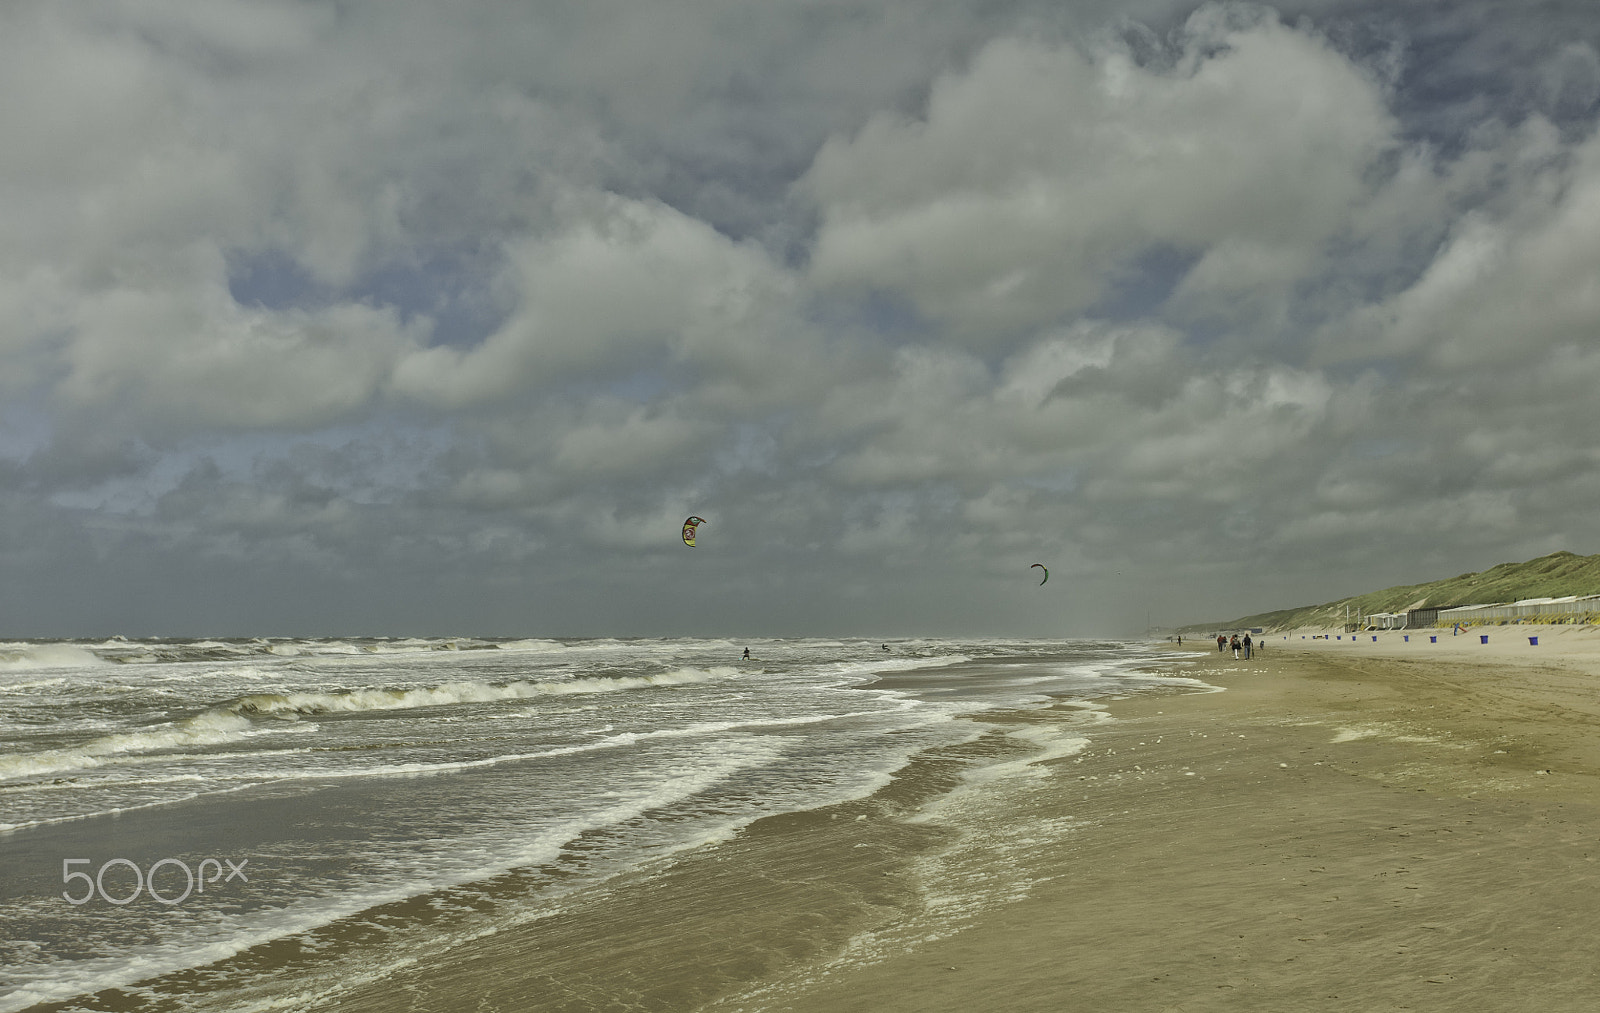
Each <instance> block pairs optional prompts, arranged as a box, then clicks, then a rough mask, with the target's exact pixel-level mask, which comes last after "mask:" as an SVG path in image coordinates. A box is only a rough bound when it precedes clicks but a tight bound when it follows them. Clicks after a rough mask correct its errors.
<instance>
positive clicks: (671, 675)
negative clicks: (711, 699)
mask: <svg viewBox="0 0 1600 1013" xmlns="http://www.w3.org/2000/svg"><path fill="white" fill-rule="evenodd" d="M743 674H744V673H742V672H741V671H740V670H739V669H737V668H709V669H689V668H683V669H677V670H674V671H670V672H660V673H657V674H655V675H642V676H622V677H618V678H614V679H564V680H551V681H548V682H513V683H508V684H505V685H495V684H492V683H484V682H452V683H446V684H445V685H442V686H425V687H419V688H415V689H355V690H349V691H347V692H343V693H256V694H252V695H250V696H246V697H242V698H240V699H239V700H237V701H235V702H234V703H232V704H230V705H228V706H227V710H229V711H232V712H234V713H239V714H271V715H292V714H327V713H334V712H339V711H382V710H404V709H409V708H416V707H445V706H449V705H451V704H462V703H492V702H495V701H499V700H517V699H526V698H529V697H540V696H567V695H574V694H582V693H615V692H620V691H623V690H630V689H656V688H661V687H668V686H685V685H689V684H692V683H699V682H712V681H714V680H717V679H728V678H733V677H736V676H740V675H743Z"/></svg>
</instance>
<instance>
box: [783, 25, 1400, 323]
mask: <svg viewBox="0 0 1600 1013" xmlns="http://www.w3.org/2000/svg"><path fill="white" fill-rule="evenodd" d="M1226 10H1227V9H1223V8H1215V7H1207V8H1202V9H1201V10H1200V11H1199V12H1198V13H1197V14H1196V15H1195V16H1194V17H1193V18H1192V19H1191V20H1190V23H1189V25H1188V32H1187V33H1186V35H1185V36H1184V39H1183V43H1182V48H1181V50H1180V51H1179V52H1178V53H1177V54H1176V60H1175V63H1174V65H1173V66H1172V67H1171V68H1170V69H1163V68H1162V67H1159V66H1154V65H1140V64H1139V63H1137V62H1135V60H1134V59H1133V58H1132V56H1131V55H1130V54H1129V53H1127V52H1124V51H1119V50H1116V49H1102V50H1099V51H1095V52H1091V53H1088V54H1085V53H1082V52H1080V51H1079V50H1078V49H1076V48H1074V47H1072V46H1066V45H1048V44H1043V43H1040V42H1036V41H1033V40H1030V39H1023V38H1006V39H997V40H995V41H993V42H991V43H990V44H989V45H988V46H986V47H985V48H984V49H983V50H982V51H981V52H979V53H978V54H977V55H976V56H975V57H974V59H973V61H972V64H971V66H970V67H969V68H968V69H967V70H966V71H964V72H962V73H960V74H951V75H946V76H944V77H942V78H940V79H939V80H938V81H937V82H935V84H934V86H933V89H932V92H931V94H930V97H929V99H928V104H927V111H926V114H925V115H924V116H922V117H920V118H917V119H913V120H908V119H904V118H901V117H897V116H893V115H887V114H881V115H878V116H875V117H874V118H872V119H871V120H870V121H868V123H867V124H866V125H865V126H864V127H863V128H862V129H861V130H859V131H858V132H857V133H856V134H855V135H854V136H852V137H842V136H836V137H834V138H832V139H831V140H830V141H829V142H828V143H827V144H826V145H825V146H824V147H823V149H822V150H821V151H820V152H819V153H818V156H817V159H816V162H815V163H814V165H813V167H812V169H811V171H810V172H809V173H808V175H807V176H806V178H805V180H804V181H803V183H802V186H803V188H804V190H805V191H806V192H807V193H808V194H810V195H811V196H812V197H813V199H814V200H815V201H816V202H817V205H818V207H819V210H820V213H821V216H822V227H821V230H820V232H819V234H818V237H817V240H816V243H815V249H814V254H813V258H812V263H811V277H812V279H813V280H814V282H815V283H816V284H818V285H821V286H824V287H828V288H837V289H844V290H848V291H874V290H884V291H889V292H893V293H895V294H897V295H899V296H902V297H904V298H906V299H908V300H909V301H910V303H911V305H913V306H914V307H915V308H916V309H917V310H918V311H919V312H920V313H922V314H923V315H924V316H926V317H928V318H929V319H932V320H935V321H937V322H939V323H940V324H942V325H944V326H946V327H948V328H949V329H950V330H951V331H952V332H953V333H955V334H957V335H958V336H961V337H963V338H964V339H966V340H968V341H972V342H976V343H979V344H985V343H991V342H993V341H996V340H999V339H1000V338H1001V337H1003V336H1005V335H1009V334H1014V333H1016V332H1018V331H1024V330H1026V329H1027V328H1031V327H1039V326H1047V325H1050V324H1053V323H1055V322H1057V321H1058V320H1060V319H1062V318H1064V317H1067V316H1070V315H1072V314H1075V313H1080V312H1083V311H1085V310H1088V309H1090V308H1092V307H1093V306H1094V304H1095V303H1096V301H1097V300H1099V299H1100V298H1101V297H1102V296H1103V295H1105V294H1106V291H1107V287H1108V284H1109V283H1110V280H1111V279H1112V278H1113V276H1114V274H1115V272H1117V271H1118V270H1119V269H1122V268H1123V267H1124V266H1125V265H1127V264H1128V263H1129V262H1130V261H1131V260H1132V259H1133V258H1135V257H1137V256H1138V255H1139V254H1140V253H1142V252H1144V251H1147V250H1149V249H1152V248H1159V247H1173V248H1178V249H1184V250H1193V251H1196V252H1197V253H1199V254H1200V255H1201V260H1200V263H1199V265H1198V267H1197V268H1196V270H1195V271H1194V272H1192V273H1191V275H1190V276H1189V279H1188V280H1186V282H1185V286H1186V287H1185V289H1184V290H1183V296H1184V298H1185V299H1186V300H1189V301H1191V302H1193V301H1197V300H1204V299H1206V298H1222V297H1224V296H1229V295H1232V294H1236V293H1238V292H1239V291H1241V290H1245V289H1253V288H1270V289H1278V290H1281V289H1283V288H1284V287H1285V286H1287V285H1289V284H1292V283H1293V282H1295V281H1297V280H1298V279H1299V278H1300V277H1302V276H1303V275H1304V274H1305V272H1306V271H1307V270H1308V269H1309V267H1310V265H1311V264H1312V263H1314V262H1315V260H1316V259H1317V255H1318V250H1319V247H1320V245H1321V244H1322V243H1324V242H1325V241H1326V240H1327V239H1328V238H1329V237H1330V236H1332V235H1333V234H1334V233H1336V232H1337V231H1338V230H1339V228H1340V227H1341V224H1342V222H1343V221H1344V218H1345V216H1346V214H1347V213H1348V211H1349V209H1350V207H1351V206H1352V204H1354V203H1356V202H1358V201H1359V200H1360V199H1361V197H1362V196H1363V194H1364V192H1365V190H1366V185H1365V182H1364V178H1365V176H1366V174H1367V173H1368V172H1369V170H1370V169H1371V167H1372V165H1373V163H1374V161H1375V160H1376V159H1377V158H1378V157H1379V156H1380V155H1381V154H1382V153H1383V152H1385V151H1386V150H1388V149H1390V148H1391V147H1392V146H1393V145H1394V144H1395V131H1396V123H1395V121H1394V119H1393V118H1392V117H1391V116H1390V115H1389V114H1388V112H1387V110H1386V108H1385V105H1384V103H1383V98H1382V93H1381V89H1380V87H1379V85H1378V82H1376V81H1375V80H1373V79H1372V78H1370V77H1369V76H1368V75H1366V74H1365V73H1363V72H1362V71H1361V70H1360V69H1358V68H1357V67H1355V66H1354V65H1352V64H1351V63H1350V62H1349V61H1348V60H1347V59H1345V58H1344V57H1342V56H1341V55H1339V54H1338V53H1336V52H1334V51H1333V50H1332V49H1331V48H1330V47H1329V46H1328V44H1327V43H1326V42H1325V41H1324V40H1322V39H1320V38H1319V37H1317V36H1315V35H1313V34H1310V33H1307V32H1303V31H1298V30H1295V29H1291V28H1287V27H1285V26H1283V25H1281V24H1279V23H1278V22H1277V21H1276V19H1275V18H1273V17H1271V16H1269V15H1265V14H1263V15H1262V16H1260V17H1257V18H1255V19H1253V20H1251V21H1250V22H1248V23H1247V24H1245V25H1243V26H1240V25H1238V24H1236V23H1234V22H1233V21H1231V20H1229V19H1228V18H1226V17H1224V16H1223V13H1224V12H1225V11H1226Z"/></svg>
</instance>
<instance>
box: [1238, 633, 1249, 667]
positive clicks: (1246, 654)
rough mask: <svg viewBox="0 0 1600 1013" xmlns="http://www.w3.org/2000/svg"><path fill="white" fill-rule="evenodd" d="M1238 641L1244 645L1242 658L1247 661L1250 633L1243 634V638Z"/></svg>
mask: <svg viewBox="0 0 1600 1013" xmlns="http://www.w3.org/2000/svg"><path fill="white" fill-rule="evenodd" d="M1239 642H1240V643H1241V644H1243V645H1244V660H1246V661H1249V660H1250V634H1248V633H1246V634H1245V635H1244V639H1243V640H1241V641H1239Z"/></svg>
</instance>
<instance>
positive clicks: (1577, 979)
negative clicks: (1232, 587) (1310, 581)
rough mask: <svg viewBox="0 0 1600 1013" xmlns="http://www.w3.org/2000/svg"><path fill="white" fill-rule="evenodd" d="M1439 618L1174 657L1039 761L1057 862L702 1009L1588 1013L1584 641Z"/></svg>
mask: <svg viewBox="0 0 1600 1013" xmlns="http://www.w3.org/2000/svg"><path fill="white" fill-rule="evenodd" d="M1318 632H1320V631H1318ZM1449 633H1450V631H1449V630H1444V631H1435V634H1436V635H1437V634H1443V635H1440V636H1439V641H1440V642H1439V643H1438V644H1429V643H1428V642H1427V634H1424V635H1423V636H1421V637H1420V638H1418V637H1417V636H1416V635H1415V634H1413V641H1412V642H1409V643H1408V642H1406V641H1404V640H1402V639H1401V635H1399V634H1393V635H1391V634H1381V635H1380V640H1379V642H1377V643H1374V642H1373V641H1371V640H1370V639H1368V637H1370V635H1364V636H1363V639H1362V640H1361V641H1358V642H1357V643H1355V644H1353V645H1352V644H1351V643H1350V642H1349V641H1348V640H1344V641H1339V640H1334V641H1332V642H1331V643H1326V642H1323V641H1320V640H1319V641H1316V642H1315V646H1306V647H1300V646H1298V645H1294V646H1291V643H1292V642H1291V641H1288V640H1285V639H1282V638H1281V635H1280V637H1276V638H1269V639H1268V643H1267V647H1266V650H1265V651H1264V652H1262V653H1261V654H1258V655H1257V656H1256V658H1255V659H1253V660H1251V661H1249V662H1243V661H1234V659H1233V657H1232V655H1231V653H1229V654H1219V653H1218V652H1216V651H1215V650H1212V651H1209V652H1202V653H1200V654H1199V655H1198V656H1197V657H1195V658H1194V660H1196V661H1198V662H1199V667H1198V669H1197V670H1196V673H1195V674H1198V675H1199V676H1200V677H1201V678H1203V679H1205V680H1206V681H1208V682H1210V683H1213V684H1215V685H1219V686H1223V687H1225V688H1226V692H1223V693H1217V694H1208V695H1200V696H1184V697H1178V698H1172V697H1167V698H1155V699H1151V698H1139V699H1130V700H1126V701H1121V702H1117V703H1114V704H1113V705H1112V707H1111V713H1112V714H1113V715H1115V717H1116V718H1117V719H1118V720H1117V721H1116V722H1115V723H1112V724H1108V725H1106V726H1104V727H1101V728H1099V729H1097V730H1096V731H1095V733H1094V736H1093V738H1094V742H1093V745H1092V746H1091V747H1090V749H1089V751H1088V754H1086V755H1083V756H1082V757H1080V758H1074V759H1081V760H1082V762H1081V763H1077V762H1074V761H1073V760H1067V761H1056V764H1055V765H1056V766H1057V768H1058V770H1057V773H1056V782H1057V788H1058V789H1059V790H1058V792H1057V795H1058V799H1057V804H1058V805H1059V806H1060V807H1061V808H1062V810H1063V812H1068V813H1071V814H1073V816H1074V817H1075V818H1076V819H1077V820H1080V821H1082V822H1081V824H1080V826H1079V828H1078V829H1076V830H1075V831H1074V832H1072V833H1070V834H1068V835H1066V836H1065V837H1063V838H1062V839H1060V840H1056V841H1052V842H1050V843H1049V844H1048V845H1043V846H1042V847H1044V848H1045V849H1046V850H1047V852H1048V857H1047V858H1045V859H1044V861H1045V862H1047V863H1048V864H1049V865H1051V866H1053V868H1054V869H1055V871H1056V878H1054V879H1051V880H1049V881H1047V882H1042V883H1039V884H1037V885H1035V886H1034V887H1033V889H1032V890H1031V891H1030V892H1029V895H1028V896H1027V897H1026V898H1024V899H1021V900H1018V901H1017V902H1015V903H1011V904H1006V905H1003V906H997V907H995V908H993V909H991V910H989V911H988V912H986V913H985V914H984V915H983V916H982V917H981V918H979V919H977V920H976V921H975V922H974V923H972V924H970V925H968V926H966V927H965V928H964V929H963V931H961V932H959V933H957V934H954V935H952V936H950V937H948V938H944V939H939V940H935V941H930V942H928V943H927V944H926V945H922V946H919V947H917V948H916V949H914V950H911V951H909V952H905V953H901V954H898V955H896V956H893V957H891V958H889V959H886V960H883V961H880V962H878V963H875V964H873V965H871V966H865V967H856V968H845V969H840V970H838V971H837V972H834V973H832V974H829V975H827V976H825V977H822V978H820V979H819V980H816V981H815V982H814V983H811V984H808V985H806V986H804V987H796V988H794V989H793V990H792V991H790V992H788V993H787V994H781V995H780V994H771V995H769V996H767V997H766V1001H764V1002H762V1003H761V1004H759V1005H750V1006H748V1007H745V1006H742V1005H741V1004H739V1003H732V1004H729V1006H728V1007H727V1008H763V1009H773V1010H793V1011H824V1010H828V1011H848V1010H907V1011H909V1010H972V1009H1006V1010H1059V1009H1065V1008H1082V1009H1094V1010H1101V1011H1106V1010H1183V1011H1186V1013H1195V1011H1200V1010H1310V1009H1328V1010H1351V1009H1359V1010H1389V1009H1417V1010H1464V1009H1472V1010H1527V1009H1541V1010H1592V1009H1595V1008H1596V1007H1597V1003H1600V953H1597V946H1596V939H1597V938H1600V780H1597V775H1600V634H1597V632H1596V631H1595V630H1594V629H1592V628H1590V629H1588V630H1584V629H1580V628H1577V627H1541V628H1535V627H1487V628H1483V629H1478V630H1473V631H1470V639H1469V636H1462V637H1455V638H1451V637H1450V636H1449ZM1484 634H1486V635H1488V636H1489V637H1490V643H1489V645H1482V644H1480V643H1479V642H1478V637H1479V636H1480V635H1484ZM1300 635H1301V634H1299V633H1298V632H1297V633H1296V634H1294V636H1295V637H1298V636H1300ZM1308 636H1309V634H1308ZM1529 636H1539V637H1540V645H1539V646H1538V647H1530V645H1529V644H1528V641H1527V637H1529ZM1452 640H1453V641H1454V643H1452ZM1202 643H1203V642H1202ZM1312 643H1313V642H1312V641H1310V640H1309V639H1308V640H1306V641H1305V644H1307V645H1311V644H1312ZM1341 648H1342V650H1341ZM1486 648H1487V649H1486ZM1547 648H1548V649H1547ZM1095 778H1098V780H1095ZM713 1008H720V1007H715V1006H714V1007H713Z"/></svg>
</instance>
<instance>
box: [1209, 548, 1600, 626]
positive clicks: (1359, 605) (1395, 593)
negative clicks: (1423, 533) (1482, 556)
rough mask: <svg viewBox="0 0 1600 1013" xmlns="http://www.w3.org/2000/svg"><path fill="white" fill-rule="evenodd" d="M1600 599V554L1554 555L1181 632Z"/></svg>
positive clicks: (1322, 623)
mask: <svg viewBox="0 0 1600 1013" xmlns="http://www.w3.org/2000/svg"><path fill="white" fill-rule="evenodd" d="M1586 594H1600V554H1596V555H1593V556H1579V555H1577V554H1575V553H1571V552H1552V553H1550V554H1549V555H1548V556H1540V557H1539V558H1537V559H1530V560H1528V561H1527V562H1525V563H1501V564H1499V565H1498V566H1492V567H1490V568H1489V569H1487V570H1484V571H1483V572H1482V573H1463V574H1461V575H1460V576H1459V577H1449V578H1447V579H1445V580H1435V581H1430V582H1429V583H1426V584H1404V585H1401V586H1398V587H1387V588H1384V589H1383V590H1382V591H1369V592H1368V593H1366V594H1359V595H1355V596H1353V597H1350V598H1340V599H1339V600H1338V601H1330V602H1326V603H1324V604H1321V605H1307V606H1304V607H1301V608H1292V609H1278V610H1277V611H1274V612H1260V613H1257V614H1256V615H1250V616H1241V617H1239V618H1238V619H1230V620H1226V621H1220V622H1210V623H1194V624H1192V625H1189V626H1185V627H1183V629H1182V630H1181V632H1186V633H1187V632H1194V631H1202V630H1213V629H1233V628H1235V627H1252V626H1260V627H1262V628H1263V629H1268V630H1288V629H1297V628H1301V627H1308V626H1334V625H1337V624H1338V623H1340V622H1342V621H1343V619H1344V616H1345V613H1346V611H1348V612H1350V613H1351V614H1358V613H1359V614H1368V613H1372V612H1403V611H1405V610H1406V609H1411V608H1422V607H1424V606H1431V607H1437V608H1453V607H1455V606H1458V605H1488V604H1493V603H1497V602H1511V601H1518V600H1520V599H1523V598H1560V597H1564V596H1566V595H1586Z"/></svg>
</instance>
